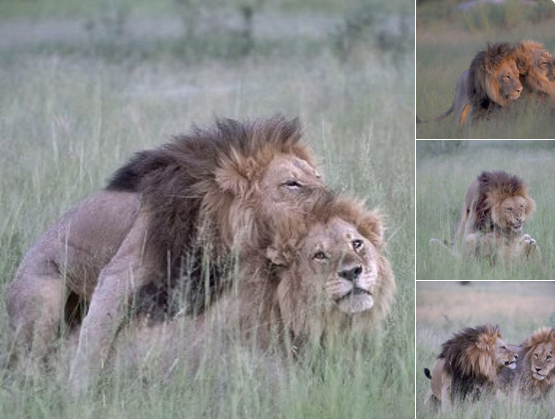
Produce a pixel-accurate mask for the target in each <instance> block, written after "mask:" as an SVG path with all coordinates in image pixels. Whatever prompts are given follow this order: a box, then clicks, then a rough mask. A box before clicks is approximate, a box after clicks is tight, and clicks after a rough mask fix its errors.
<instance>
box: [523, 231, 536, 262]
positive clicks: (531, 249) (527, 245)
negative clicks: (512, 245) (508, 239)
mask: <svg viewBox="0 0 558 419" xmlns="http://www.w3.org/2000/svg"><path fill="white" fill-rule="evenodd" d="M518 256H519V257H524V258H526V259H528V260H534V261H537V262H540V260H541V252H540V248H539V246H538V245H537V241H536V240H535V239H533V238H531V236H530V235H529V234H524V235H523V236H522V237H521V239H520V241H519V251H518Z"/></svg>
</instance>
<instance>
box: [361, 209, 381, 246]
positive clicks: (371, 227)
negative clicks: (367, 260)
mask: <svg viewBox="0 0 558 419" xmlns="http://www.w3.org/2000/svg"><path fill="white" fill-rule="evenodd" d="M358 230H359V232H360V233H361V234H362V235H363V236H364V237H366V238H367V239H368V240H370V242H372V244H373V245H374V246H376V247H381V246H382V245H383V244H384V233H385V227H384V220H383V216H382V215H381V213H380V212H379V211H377V210H373V211H366V212H365V214H364V215H363V217H362V218H360V219H359V222H358Z"/></svg>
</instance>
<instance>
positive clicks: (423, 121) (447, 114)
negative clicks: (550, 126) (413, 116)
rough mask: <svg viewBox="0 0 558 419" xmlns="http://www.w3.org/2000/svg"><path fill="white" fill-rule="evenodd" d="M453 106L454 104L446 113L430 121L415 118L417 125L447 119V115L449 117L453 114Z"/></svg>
mask: <svg viewBox="0 0 558 419" xmlns="http://www.w3.org/2000/svg"><path fill="white" fill-rule="evenodd" d="M454 105H455V102H454V103H452V104H451V106H450V108H449V109H448V110H447V111H445V112H444V113H443V114H442V115H440V116H437V117H436V118H434V119H431V120H429V121H425V120H423V119H420V118H419V117H418V116H417V124H423V123H425V122H438V121H441V120H442V119H444V118H447V117H448V116H449V115H451V113H452V112H453V107H454Z"/></svg>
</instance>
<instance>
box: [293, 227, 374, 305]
mask: <svg viewBox="0 0 558 419" xmlns="http://www.w3.org/2000/svg"><path fill="white" fill-rule="evenodd" d="M300 249H301V250H300V253H299V260H298V263H297V265H298V266H297V270H298V276H299V278H301V279H302V281H303V283H304V284H305V286H306V289H307V290H308V291H309V293H310V294H311V296H312V297H313V299H314V303H315V304H317V305H318V306H319V308H320V309H326V310H327V311H333V312H342V313H346V314H357V313H361V312H364V311H366V310H370V309H371V308H372V307H373V306H374V297H373V291H374V286H375V284H376V280H377V277H378V266H377V257H378V256H377V253H376V249H375V248H374V246H373V245H372V243H371V242H370V241H369V240H367V239H366V238H365V237H363V236H362V235H361V234H359V232H358V231H357V229H356V227H355V226H354V225H351V224H349V223H347V222H345V221H343V220H341V219H339V218H333V219H332V220H330V221H329V222H328V223H327V224H326V225H323V224H318V225H316V226H314V227H313V228H312V229H311V230H310V232H309V234H308V236H306V238H305V239H303V242H302V243H301V247H300Z"/></svg>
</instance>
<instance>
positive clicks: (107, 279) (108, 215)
mask: <svg viewBox="0 0 558 419" xmlns="http://www.w3.org/2000/svg"><path fill="white" fill-rule="evenodd" d="M300 138H301V132H300V125H299V123H298V121H297V120H294V121H287V120H285V119H284V118H282V117H274V118H271V119H266V120H259V121H255V122H252V123H239V122H236V121H233V120H218V121H217V123H216V126H215V128H213V129H207V130H204V129H200V128H197V127H194V129H193V132H192V133H191V134H189V135H183V136H179V137H177V138H175V139H174V141H173V142H171V143H169V144H166V145H164V146H162V147H160V148H158V149H156V150H150V151H144V152H141V153H138V154H136V156H135V157H133V158H132V160H131V161H130V162H129V163H128V164H126V165H125V166H123V167H122V168H120V169H119V170H118V171H117V172H116V173H115V175H114V176H113V177H112V179H111V180H110V182H109V184H108V186H107V187H106V189H104V190H102V191H100V192H98V193H96V194H94V195H93V196H91V197H89V198H87V199H86V200H84V201H83V202H81V203H79V204H78V205H76V206H75V207H74V208H73V209H71V210H69V211H68V212H67V213H65V214H64V215H63V216H62V217H61V219H60V220H59V221H58V223H57V224H56V225H54V226H53V227H52V228H50V229H49V230H48V231H47V232H46V233H44V234H43V235H42V236H41V237H40V238H39V239H38V241H37V242H36V243H35V244H34V245H33V246H32V247H31V249H30V250H29V251H28V252H27V254H26V255H25V257H24V258H23V261H22V263H21V265H20V267H19V269H18V271H17V273H16V276H15V279H14V280H13V282H12V283H11V284H10V285H9V287H8V289H7V292H6V307H7V309H8V315H9V323H10V326H11V328H12V331H13V335H14V339H15V346H16V347H17V348H18V350H19V351H20V353H19V359H20V360H22V361H24V362H25V360H26V359H27V358H29V357H30V355H31V353H32V354H33V355H35V356H36V358H39V359H41V358H44V357H45V356H46V355H47V354H48V352H49V350H50V349H51V347H52V343H53V342H54V341H55V339H56V338H57V336H58V333H57V332H58V330H59V328H60V326H61V325H62V323H63V313H64V312H65V311H66V313H68V312H70V317H72V318H74V319H75V318H76V315H75V313H71V311H72V310H71V308H73V306H74V305H79V304H82V303H83V302H85V303H88V305H89V307H88V312H87V315H86V316H85V318H84V319H83V323H82V324H81V329H80V337H79V345H78V351H77V354H76V357H75V359H74V362H73V366H72V369H71V374H70V382H71V385H72V388H73V390H74V391H75V392H76V393H79V392H81V391H83V390H84V389H85V388H86V387H87V385H88V381H89V378H90V377H89V376H90V375H91V374H92V373H94V372H96V371H97V370H98V368H99V367H98V366H100V365H103V364H104V361H105V360H106V357H107V351H108V350H109V348H110V346H111V342H112V339H113V333H114V331H115V330H117V328H118V325H119V324H121V323H122V321H123V319H124V317H125V316H126V314H127V313H128V311H129V309H130V306H131V302H132V301H133V300H137V299H138V298H135V296H137V295H140V296H142V295H144V294H145V295H149V296H151V297H152V298H153V299H154V300H155V306H157V307H160V306H161V305H166V304H170V301H169V300H170V297H169V295H170V294H171V293H172V292H173V291H176V290H179V291H180V290H186V291H187V294H188V296H189V298H188V304H187V307H189V308H190V309H191V310H192V311H201V310H203V308H204V305H205V304H208V303H209V302H211V300H210V298H214V297H215V296H218V295H219V294H220V293H221V292H222V290H223V288H226V284H224V283H223V281H222V278H223V277H224V276H225V272H226V270H227V267H228V266H230V265H231V260H232V259H234V257H235V255H240V257H242V253H243V252H249V251H250V249H252V248H261V247H262V246H264V245H265V244H266V243H268V242H269V240H270V238H269V235H270V234H272V232H273V229H272V224H271V223H272V222H277V221H278V220H281V219H282V218H288V219H290V218H294V219H297V218H298V217H302V216H303V215H304V214H305V213H306V209H307V204H311V202H312V201H313V199H314V194H315V193H316V191H319V190H321V189H323V188H324V186H323V184H322V179H321V177H320V175H319V174H318V172H317V171H316V169H315V165H314V159H313V157H312V155H311V153H310V151H309V150H308V149H307V148H306V147H305V146H304V145H302V144H300ZM206 288H210V289H211V293H210V295H207V294H206V293H204V290H205V289H206ZM139 300H141V298H139ZM75 302H77V303H78V304H74V303H75ZM69 305H71V306H72V307H68V306H69ZM171 314H172V309H171V308H169V315H171ZM77 317H78V320H79V316H77Z"/></svg>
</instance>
